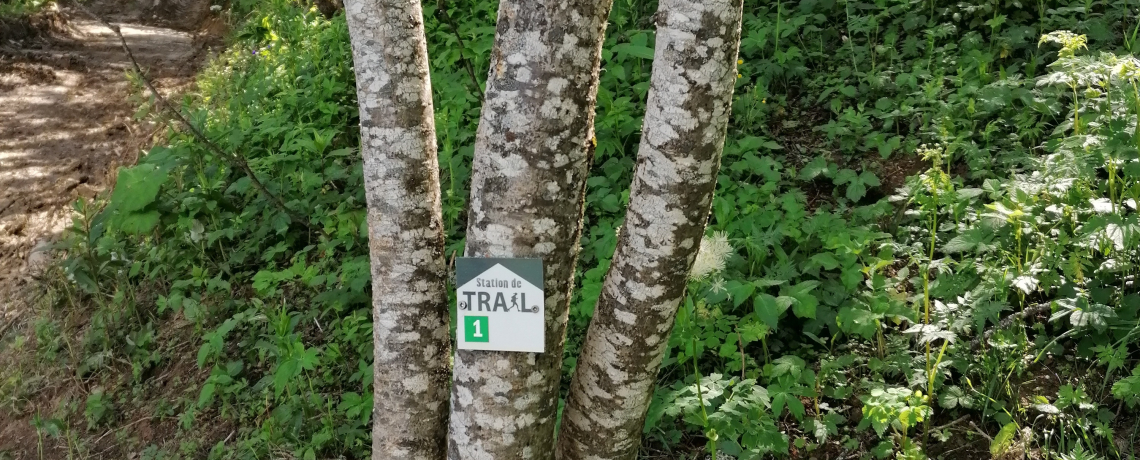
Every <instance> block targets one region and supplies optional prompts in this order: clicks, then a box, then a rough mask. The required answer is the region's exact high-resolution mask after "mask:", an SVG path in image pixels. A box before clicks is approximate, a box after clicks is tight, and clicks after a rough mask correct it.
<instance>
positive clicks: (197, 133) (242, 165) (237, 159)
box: [72, 2, 313, 231]
mask: <svg viewBox="0 0 1140 460" xmlns="http://www.w3.org/2000/svg"><path fill="white" fill-rule="evenodd" d="M72 4H73V5H74V6H75V7H76V8H78V9H79V10H80V11H82V12H83V13H84V14H86V15H88V16H90V17H91V19H94V20H95V21H98V22H99V23H100V24H103V26H104V27H106V28H108V29H111V31H112V32H114V33H115V36H117V37H119V43H120V44H121V45H122V48H123V51H124V52H125V53H126V54H127V58H129V59H130V60H131V66H133V67H134V70H135V73H136V74H138V76H139V79H140V80H142V82H143V84H144V85H146V88H147V89H148V90H150V92H151V94H153V95H154V98H155V100H157V101H158V103H159V105H160V106H161V107H162V108H164V109H166V111H167V112H170V114H171V115H173V116H174V118H176V119H177V120H178V121H179V122H180V123H182V124H183V125H184V126H186V128H187V129H189V130H190V132H191V133H193V134H194V137H196V138H197V139H198V140H199V141H201V142H202V143H203V144H205V145H206V147H207V148H209V149H210V151H212V152H213V153H214V154H215V155H218V156H219V157H221V158H228V159H229V160H230V161H231V162H233V163H234V165H236V166H237V167H238V168H239V169H241V170H242V172H244V173H245V175H246V176H248V177H249V181H250V183H251V184H253V186H254V188H256V189H257V190H258V191H260V192H261V193H262V194H264V195H265V196H266V197H267V198H269V199H270V200H271V201H273V202H274V203H275V204H276V205H277V207H278V208H279V209H280V210H281V211H282V212H284V213H285V214H286V215H288V216H289V217H290V218H291V219H292V220H294V221H296V222H299V223H301V225H304V226H305V228H307V229H309V230H310V231H312V230H313V227H312V226H311V225H309V222H308V221H307V220H305V219H303V218H301V217H300V216H298V215H297V214H295V213H294V212H293V211H291V210H290V209H289V208H288V207H286V206H285V201H284V200H282V199H281V197H279V196H277V195H274V194H273V193H272V192H270V191H269V189H267V188H265V185H264V184H262V183H261V181H260V180H258V179H257V175H255V174H254V173H253V169H252V168H250V167H249V163H247V162H246V161H245V158H242V157H241V156H240V155H237V154H227V153H225V152H224V151H222V149H221V148H220V147H218V145H217V144H215V143H214V141H212V140H210V138H208V137H206V135H205V134H204V133H202V131H201V130H199V129H198V127H196V126H194V124H193V123H190V120H187V119H186V117H185V116H183V115H182V112H181V111H179V110H178V109H175V108H174V106H173V105H171V104H170V102H168V101H167V100H166V98H165V97H162V94H161V93H159V92H158V90H157V89H155V87H154V85H153V84H151V82H150V79H149V78H147V77H146V74H145V73H144V72H143V69H142V66H140V65H139V61H138V60H137V59H135V54H134V53H133V52H131V47H130V46H127V39H126V38H124V37H123V33H122V32H121V31H120V30H119V26H116V25H113V24H111V23H109V22H107V21H106V20H105V19H103V18H102V17H100V16H98V15H96V14H95V13H92V12H91V10H88V9H87V8H86V7H84V6H83V5H81V4H80V3H78V2H73V3H72Z"/></svg>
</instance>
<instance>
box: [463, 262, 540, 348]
mask: <svg viewBox="0 0 1140 460" xmlns="http://www.w3.org/2000/svg"><path fill="white" fill-rule="evenodd" d="M455 284H456V285H457V286H459V287H458V288H457V289H456V292H455V294H456V299H457V300H456V304H457V306H458V321H457V323H458V324H457V325H456V326H457V329H456V332H455V335H456V340H457V341H458V343H459V349H461V350H496V351H525V352H532V353H542V352H543V351H546V350H545V345H546V323H545V321H544V320H543V317H544V314H543V303H544V302H545V299H546V297H545V296H544V295H543V292H542V260H541V259H493V258H473V257H464V258H459V259H456V260H455Z"/></svg>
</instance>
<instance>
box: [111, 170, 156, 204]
mask: <svg viewBox="0 0 1140 460" xmlns="http://www.w3.org/2000/svg"><path fill="white" fill-rule="evenodd" d="M165 181H166V170H164V169H161V168H159V167H158V166H155V165H152V164H140V165H138V166H135V167H133V168H125V169H120V170H119V176H118V179H117V180H116V182H115V191H114V192H112V193H111V205H112V206H114V207H115V209H117V210H119V211H121V212H125V213H129V212H133V211H138V210H140V209H142V208H145V207H146V206H147V205H149V204H151V203H153V202H154V199H155V198H156V197H158V191H159V189H160V188H162V183H163V182H165Z"/></svg>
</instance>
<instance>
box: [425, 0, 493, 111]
mask: <svg viewBox="0 0 1140 460" xmlns="http://www.w3.org/2000/svg"><path fill="white" fill-rule="evenodd" d="M435 9H436V11H438V12H439V14H440V15H442V16H443V21H444V22H446V23H447V25H448V26H449V27H451V33H453V34H455V40H457V41H458V42H459V60H460V61H461V62H463V67H464V68H466V69H467V75H468V76H470V77H471V83H474V84H475V90H476V91H479V100H480V101H482V100H483V98H484V97H485V95H484V94H483V87H482V86H479V79H478V78H475V69H474V68H473V67H471V61H468V60H467V58H466V57H463V50H464V49H466V48H467V46H466V45H464V44H463V37H461V36H460V35H459V27H456V25H455V21H453V20H452V19H451V15H449V14H447V2H446V1H445V0H437V2H436V4H435Z"/></svg>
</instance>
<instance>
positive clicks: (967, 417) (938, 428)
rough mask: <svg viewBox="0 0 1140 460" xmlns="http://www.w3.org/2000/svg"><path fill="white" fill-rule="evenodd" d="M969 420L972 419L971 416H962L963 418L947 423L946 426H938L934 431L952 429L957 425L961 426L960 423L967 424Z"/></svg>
mask: <svg viewBox="0 0 1140 460" xmlns="http://www.w3.org/2000/svg"><path fill="white" fill-rule="evenodd" d="M969 418H970V416H969V415H963V416H961V417H958V418H957V419H955V420H954V421H952V422H950V423H947V424H945V425H940V426H936V427H934V431H942V430H945V429H947V428H950V427H952V426H954V425H957V424H959V423H962V422H965V421H966V420H968V419H969Z"/></svg>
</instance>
